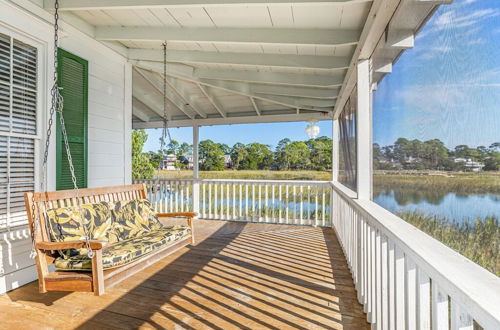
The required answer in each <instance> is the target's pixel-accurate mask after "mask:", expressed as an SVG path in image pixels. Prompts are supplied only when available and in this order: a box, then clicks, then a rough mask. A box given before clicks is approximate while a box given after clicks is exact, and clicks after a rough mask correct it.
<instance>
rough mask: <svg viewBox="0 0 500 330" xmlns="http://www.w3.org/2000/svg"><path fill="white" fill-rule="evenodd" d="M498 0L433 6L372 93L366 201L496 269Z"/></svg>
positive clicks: (499, 209) (499, 226)
mask: <svg viewBox="0 0 500 330" xmlns="http://www.w3.org/2000/svg"><path fill="white" fill-rule="evenodd" d="M499 13H500V2H499V1H497V0H481V1H467V0H457V1H453V2H452V3H450V4H447V5H442V6H440V7H439V8H438V9H437V10H436V11H435V12H434V14H433V15H432V16H431V17H429V20H428V21H427V23H426V25H425V26H424V27H423V28H422V29H421V30H420V32H419V33H418V34H417V36H416V39H415V45H414V48H413V49H409V50H407V51H405V52H404V53H403V54H402V55H401V56H400V57H399V59H398V61H397V62H396V63H395V64H394V66H393V70H392V73H391V74H389V75H387V76H385V77H384V78H383V79H382V80H381V81H380V82H379V83H378V87H377V90H376V92H375V93H374V104H373V125H374V126H373V133H374V142H375V145H374V149H373V155H374V160H373V167H374V170H375V171H374V177H373V183H374V185H373V191H374V194H373V200H374V201H375V202H376V203H378V204H379V205H381V206H382V207H384V208H386V209H388V210H390V211H392V212H394V213H395V214H397V215H398V216H400V217H401V218H402V219H404V220H406V221H408V222H409V223H411V224H412V225H414V226H416V227H418V228H420V229H421V230H423V231H425V232H427V233H428V234H429V235H431V236H433V237H435V238H436V239H438V240H440V241H441V242H443V243H444V244H446V245H448V246H450V247H451V248H453V249H455V250H457V251H458V252H460V253H462V254H463V255H464V256H466V257H468V258H470V259H471V260H473V261H475V262H476V263H478V264H480V265H481V266H483V267H485V268H486V269H488V270H490V271H491V272H493V273H495V274H497V275H500V254H499V253H498V251H499V249H498V247H499V238H500V222H499V219H500V218H499V216H500V129H499V128H500V115H499V114H500V113H499V110H500V56H499V55H500V29H499V27H500V15H499Z"/></svg>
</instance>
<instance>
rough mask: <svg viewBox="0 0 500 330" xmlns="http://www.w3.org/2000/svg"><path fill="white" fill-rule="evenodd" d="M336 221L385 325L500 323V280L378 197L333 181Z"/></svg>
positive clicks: (371, 307) (374, 315)
mask: <svg viewBox="0 0 500 330" xmlns="http://www.w3.org/2000/svg"><path fill="white" fill-rule="evenodd" d="M332 188H333V190H332V194H333V204H332V212H333V219H334V221H333V225H334V227H335V229H336V231H337V235H338V237H339V240H340V242H341V245H342V247H343V249H344V254H345V256H346V258H347V262H348V264H349V267H350V269H351V272H352V276H353V279H354V282H355V285H356V290H357V292H358V299H359V301H360V302H361V303H362V304H363V305H364V306H365V311H366V312H367V314H368V321H369V322H371V323H372V324H374V326H375V328H377V329H439V330H440V329H446V330H447V329H450V328H451V329H471V330H472V329H476V328H477V329H480V328H478V327H477V325H480V326H481V327H482V328H483V329H500V279H499V278H498V277H497V276H495V275H494V274H492V273H490V272H488V271H487V270H485V269H483V268H482V267H480V266H478V265H477V264H475V263H473V262H472V261H470V260H468V259H467V258H465V257H463V256H461V255H460V254H458V253H457V252H455V251H453V250H452V249H450V248H448V247H447V246H445V245H443V244H442V243H440V242H439V241H437V240H435V239H433V238H431V237H430V236H428V235H427V234H425V233H423V232H422V231H420V230H419V229H417V228H415V227H413V226H412V225H410V224H408V223H407V222H405V221H404V220H402V219H401V218H399V217H397V216H395V215H394V214H392V213H391V212H389V211H387V210H385V209H383V208H382V207H380V206H378V205H377V204H375V203H373V202H371V201H367V200H365V201H363V200H357V199H355V198H354V196H352V195H351V193H350V192H348V191H347V190H346V189H345V188H343V187H342V186H341V185H338V184H335V183H334V184H333V185H332Z"/></svg>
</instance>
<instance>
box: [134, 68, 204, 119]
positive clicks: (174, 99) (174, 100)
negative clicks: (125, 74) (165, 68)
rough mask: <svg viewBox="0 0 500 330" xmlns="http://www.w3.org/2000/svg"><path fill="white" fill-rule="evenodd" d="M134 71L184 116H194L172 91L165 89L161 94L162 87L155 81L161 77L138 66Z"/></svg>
mask: <svg viewBox="0 0 500 330" xmlns="http://www.w3.org/2000/svg"><path fill="white" fill-rule="evenodd" d="M135 72H137V74H139V75H140V76H141V77H142V78H143V79H144V80H145V81H146V82H147V83H148V84H149V85H151V87H153V88H154V89H155V90H156V91H157V92H158V93H160V95H161V96H162V97H163V96H165V97H166V98H167V99H168V100H169V101H170V103H172V104H173V105H175V107H177V108H178V109H179V110H180V111H182V112H183V113H184V114H185V115H186V116H188V117H189V118H191V119H194V118H195V116H194V115H193V114H192V113H191V112H190V111H188V110H187V109H186V106H185V104H184V103H183V101H182V100H179V97H177V96H176V95H175V94H174V93H172V91H170V90H169V89H167V90H166V94H163V89H162V88H160V87H159V85H158V81H157V79H161V77H154V76H153V75H152V73H151V72H150V71H145V70H141V69H138V68H136V69H135ZM155 78H156V79H155Z"/></svg>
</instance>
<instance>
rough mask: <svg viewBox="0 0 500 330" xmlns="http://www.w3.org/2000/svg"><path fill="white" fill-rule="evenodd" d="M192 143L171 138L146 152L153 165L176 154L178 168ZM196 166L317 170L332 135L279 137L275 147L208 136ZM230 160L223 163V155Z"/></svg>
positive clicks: (325, 161) (328, 159)
mask: <svg viewBox="0 0 500 330" xmlns="http://www.w3.org/2000/svg"><path fill="white" fill-rule="evenodd" d="M192 150H193V146H192V145H190V144H188V143H185V142H184V143H182V144H181V143H179V142H177V141H175V140H172V141H171V142H170V143H168V144H167V145H166V148H165V149H164V150H159V151H158V152H150V153H149V157H150V159H151V161H152V162H153V166H157V165H158V161H159V160H160V159H161V158H162V157H164V156H165V155H168V154H174V155H176V157H177V159H178V163H177V164H176V166H177V167H178V168H184V167H186V166H187V164H188V159H187V157H186V155H188V154H190V153H191V152H192ZM198 152H199V159H200V170H202V171H222V170H224V169H225V168H227V167H230V168H232V169H235V170H318V171H324V170H326V169H329V168H331V164H332V139H330V138H328V137H324V136H323V137H319V138H316V139H310V140H307V141H292V140H290V139H288V138H285V139H282V140H281V141H279V143H278V145H277V147H276V148H274V149H273V148H272V147H271V146H269V145H267V144H262V143H258V142H252V143H249V144H244V143H241V142H237V143H235V144H234V145H233V146H232V147H231V146H229V145H227V144H224V143H217V142H214V141H212V140H202V141H200V143H199V146H198ZM228 156H229V159H230V162H229V163H227V161H226V160H227V159H228Z"/></svg>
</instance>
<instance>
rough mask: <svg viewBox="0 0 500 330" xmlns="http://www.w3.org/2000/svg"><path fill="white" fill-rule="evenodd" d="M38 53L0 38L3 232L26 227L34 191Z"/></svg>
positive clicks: (0, 220) (0, 204)
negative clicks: (30, 193) (28, 202)
mask: <svg viewBox="0 0 500 330" xmlns="http://www.w3.org/2000/svg"><path fill="white" fill-rule="evenodd" d="M37 72H38V50H37V48H35V47H33V46H30V45H28V44H25V43H23V42H21V41H19V40H17V39H15V38H13V37H11V36H8V35H5V34H0V231H2V230H5V229H8V228H12V227H16V226H20V225H24V224H25V223H26V212H25V206H24V192H25V191H33V190H34V188H35V147H36V145H37V136H36V135H37V102H38V92H37V85H38V81H37Z"/></svg>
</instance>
